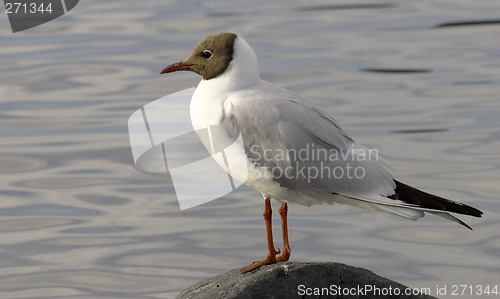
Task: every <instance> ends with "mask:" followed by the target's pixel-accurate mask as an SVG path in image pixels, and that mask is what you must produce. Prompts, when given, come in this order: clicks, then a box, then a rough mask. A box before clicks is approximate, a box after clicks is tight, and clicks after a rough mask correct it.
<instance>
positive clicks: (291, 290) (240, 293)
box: [176, 262, 436, 299]
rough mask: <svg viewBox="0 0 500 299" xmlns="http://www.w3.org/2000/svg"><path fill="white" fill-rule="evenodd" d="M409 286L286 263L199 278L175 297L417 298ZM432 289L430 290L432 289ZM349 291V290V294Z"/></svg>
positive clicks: (355, 271) (334, 268) (324, 266)
mask: <svg viewBox="0 0 500 299" xmlns="http://www.w3.org/2000/svg"><path fill="white" fill-rule="evenodd" d="M405 289H407V287H406V286H404V285H402V284H400V283H397V282H395V281H392V280H389V279H386V278H383V277H380V276H378V275H376V274H374V273H373V272H371V271H369V270H366V269H363V268H356V267H352V266H347V265H344V264H340V263H333V262H330V263H297V262H286V263H277V264H273V265H267V266H263V267H261V268H258V269H256V270H255V271H253V272H250V273H245V274H241V272H240V269H235V270H232V271H229V272H227V273H225V274H222V275H219V276H214V277H211V278H208V279H206V280H204V281H200V282H198V283H196V284H194V285H193V286H191V287H190V288H188V289H187V290H185V291H183V292H182V293H180V294H179V295H178V296H177V297H176V299H188V298H189V299H207V298H210V299H211V298H221V299H222V298H224V299H233V298H234V299H236V298H238V299H240V298H241V299H257V298H259V299H261V298H274V299H282V298H283V299H291V298H308V299H313V298H314V299H316V298H318V299H319V298H363V299H367V298H368V299H369V298H384V299H390V298H414V299H417V298H418V299H424V298H425V299H431V298H434V299H436V298H435V297H432V296H430V295H418V294H417V295H414V294H410V295H405V293H404V291H405ZM429 291H430V289H429ZM346 292H347V293H346Z"/></svg>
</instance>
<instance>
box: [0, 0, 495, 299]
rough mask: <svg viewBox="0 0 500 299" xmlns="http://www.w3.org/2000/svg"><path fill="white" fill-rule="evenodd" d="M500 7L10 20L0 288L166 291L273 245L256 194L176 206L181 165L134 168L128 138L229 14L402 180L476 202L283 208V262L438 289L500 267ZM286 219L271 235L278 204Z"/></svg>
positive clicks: (84, 14)
mask: <svg viewBox="0 0 500 299" xmlns="http://www.w3.org/2000/svg"><path fill="white" fill-rule="evenodd" d="M499 13H500V4H498V2H497V1H487V0H480V1H465V0H463V1H444V0H439V1H418V2H417V1H395V2H383V1H375V2H373V1H372V2H366V3H363V2H357V3H356V4H355V5H354V4H352V3H350V2H349V1H346V2H334V3H330V2H325V1H309V2H307V3H305V2H303V1H292V2H288V4H286V5H284V4H283V2H277V1H257V2H255V1H237V2H234V1H218V2H206V1H205V2H195V1H169V2H165V1H159V0H158V1H141V2H137V1H102V0H101V1H80V3H79V4H78V5H77V6H76V7H75V8H74V9H73V10H72V11H71V12H70V13H69V14H67V15H65V16H63V17H60V18H58V19H57V20H54V21H52V22H50V23H47V24H45V25H42V26H39V27H36V28H33V29H31V30H28V31H24V32H20V33H16V34H12V32H11V30H10V26H9V24H8V23H7V18H6V17H4V18H0V19H1V20H0V35H1V38H0V145H1V147H0V173H1V178H2V182H1V184H0V196H1V201H0V232H1V241H0V297H1V298H172V297H174V296H175V295H176V294H178V293H179V292H180V291H181V290H183V289H185V288H186V287H188V286H190V285H191V284H193V283H195V282H197V281H199V280H201V279H204V278H207V277H210V276H213V275H216V274H220V273H224V272H226V271H229V270H231V269H234V268H237V267H241V266H243V265H245V264H247V263H249V262H251V261H254V260H257V259H260V258H263V257H264V255H265V253H266V247H265V246H266V244H265V233H264V223H263V220H262V216H261V215H262V209H263V201H262V199H261V196H260V194H259V193H258V192H256V191H254V190H251V189H249V188H247V187H240V188H239V189H238V190H237V191H236V192H233V193H231V194H229V195H227V196H225V197H224V198H221V199H217V200H215V201H212V202H210V203H208V204H205V205H202V206H199V207H196V208H192V209H189V210H184V211H180V209H179V206H178V203H177V201H176V198H175V195H174V193H173V192H174V190H173V187H172V183H171V180H170V179H169V178H168V177H167V176H165V175H155V174H148V173H143V172H140V171H138V170H137V169H136V168H135V167H134V164H133V159H132V154H131V150H130V145H129V139H128V132H127V121H128V118H129V116H130V115H131V114H132V113H133V112H134V111H136V110H137V109H139V108H140V107H142V106H143V105H145V104H147V103H149V102H151V101H154V100H156V99H158V98H160V97H162V96H164V95H166V94H169V93H173V92H175V91H179V90H182V89H185V88H189V87H192V86H195V85H196V84H197V82H198V81H199V78H198V77H197V76H196V75H194V74H191V73H176V74H170V75H165V76H160V75H159V71H160V70H161V69H162V68H163V67H165V66H166V65H167V64H170V63H172V62H176V61H179V60H181V59H184V58H185V57H187V55H188V54H189V52H190V50H191V48H192V47H193V46H194V45H195V44H196V42H198V41H199V40H200V39H201V38H202V37H204V36H205V35H207V34H209V33H216V32H220V31H233V32H237V33H239V34H240V35H242V36H243V37H244V38H245V39H246V40H247V41H248V42H249V43H250V44H251V45H252V46H253V48H254V49H255V51H256V53H257V55H258V57H259V62H260V69H261V77H262V78H263V79H265V80H268V81H271V82H272V83H274V84H276V85H279V86H282V87H285V88H289V89H291V90H293V91H296V92H299V93H301V94H303V95H305V96H306V97H308V98H310V99H311V100H313V101H314V102H316V103H318V104H320V105H321V106H322V107H324V108H325V109H326V110H327V111H328V112H329V113H330V114H331V115H332V116H334V117H335V119H336V120H337V121H338V122H339V123H340V124H341V125H342V127H343V128H344V129H345V130H346V131H347V132H348V133H349V134H350V135H351V136H352V137H353V138H354V139H355V140H356V141H357V142H358V143H360V144H363V145H365V146H367V147H370V148H376V149H378V151H379V154H380V155H381V156H382V157H383V158H385V159H386V160H387V161H389V162H390V163H391V165H392V166H393V167H394V168H395V169H397V170H398V171H399V172H400V174H397V177H398V178H399V179H400V180H403V181H404V182H406V183H408V184H411V185H414V186H417V187H419V188H422V189H424V190H426V191H429V192H433V193H436V194H439V195H441V196H444V197H448V198H452V199H454V200H457V201H461V202H465V203H467V204H470V205H473V206H475V207H477V208H479V209H481V210H483V211H484V212H485V215H484V217H483V218H481V219H475V218H474V219H473V218H469V217H461V219H463V220H464V221H466V222H467V223H468V224H470V225H471V226H472V227H473V228H474V231H468V230H467V229H464V228H463V227H460V226H459V225H457V224H455V223H452V222H449V221H446V220H444V219H441V218H438V217H434V216H432V215H429V216H427V217H425V218H423V219H420V220H419V221H418V222H413V221H408V220H405V219H400V218H398V217H394V216H390V215H385V214H378V213H373V212H368V211H364V210H361V209H358V208H354V207H349V206H342V205H334V206H315V207H311V208H307V207H302V206H297V205H291V206H290V211H289V217H290V219H289V228H290V243H291V246H292V250H293V254H292V260H294V261H337V262H342V263H346V264H350V265H354V266H358V267H364V268H368V269H370V270H372V271H374V272H375V273H377V274H378V275H381V276H385V277H388V278H391V279H395V280H398V281H399V282H401V283H404V284H406V285H409V286H411V287H418V288H420V287H426V288H431V290H432V291H433V293H432V295H436V293H435V288H436V285H439V286H445V285H446V286H447V288H448V294H447V296H439V297H440V298H456V296H451V294H450V289H451V288H452V285H458V284H466V285H473V286H474V287H475V286H477V285H481V286H487V285H490V286H492V285H494V284H499V281H500V280H499V278H500V270H499V269H500V250H499V248H500V233H499V229H498V223H499V220H500V206H499V196H498V194H500V187H499V186H500V185H499V184H498V178H499V177H500V158H499V153H500V141H499V140H500V101H499V96H500V71H499V68H500V40H499V39H498V36H500V25H499V22H498V20H499V18H498V15H499ZM165 113H166V115H168V114H169V113H175V111H166V112H165ZM275 207H276V208H277V205H275ZM275 228H276V232H275V234H276V235H277V236H278V237H277V244H278V245H277V246H278V247H279V246H281V242H280V241H279V220H278V217H276V215H275ZM464 297H471V296H464ZM472 297H473V296H472Z"/></svg>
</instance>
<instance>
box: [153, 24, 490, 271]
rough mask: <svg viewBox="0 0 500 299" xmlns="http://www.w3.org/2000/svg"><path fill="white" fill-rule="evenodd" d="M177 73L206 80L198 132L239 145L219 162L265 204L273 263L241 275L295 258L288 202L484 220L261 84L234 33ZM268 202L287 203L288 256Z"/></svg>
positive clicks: (318, 113)
mask: <svg viewBox="0 0 500 299" xmlns="http://www.w3.org/2000/svg"><path fill="white" fill-rule="evenodd" d="M175 71H192V72H195V73H197V74H199V75H201V76H202V77H203V79H202V80H201V82H200V83H199V84H198V86H197V88H196V90H195V93H194V95H193V98H192V100H191V107H190V113H191V122H192V124H193V127H194V129H195V130H199V129H203V128H207V127H209V126H214V127H218V128H222V135H225V136H226V137H227V139H228V140H231V141H235V142H234V144H233V146H231V147H230V148H228V149H226V150H224V152H225V155H218V156H217V157H215V155H214V156H213V157H214V158H215V159H216V161H217V162H218V163H219V164H220V165H221V166H222V167H223V168H224V169H227V171H228V172H229V169H230V174H231V175H232V176H233V177H235V178H236V179H239V180H241V181H242V182H244V183H245V184H246V185H248V186H250V187H252V188H255V189H256V190H258V191H260V192H261V193H262V196H263V197H264V199H265V208H264V219H265V222H266V230H267V242H268V253H267V257H266V258H265V259H263V260H261V261H258V262H255V263H252V264H250V265H248V266H246V267H244V268H243V269H242V272H248V271H252V270H254V269H256V268H258V267H260V266H262V265H266V264H272V263H275V262H279V261H287V260H288V259H289V257H290V246H289V243H288V228H287V210H288V207H287V202H294V203H298V204H301V205H306V206H310V205H313V204H322V203H328V204H333V203H342V204H349V205H353V206H358V207H361V208H364V209H368V210H374V211H381V212H385V213H389V214H394V215H397V216H401V217H404V218H407V219H412V220H417V219H418V218H421V217H424V215H425V213H424V212H428V213H432V214H435V215H437V216H441V217H444V218H447V219H449V220H452V221H455V222H457V223H460V224H462V225H464V226H465V227H467V228H469V229H470V227H469V226H468V225H467V224H465V223H464V222H462V221H461V220H459V219H457V218H456V217H454V216H453V215H451V214H450V212H451V213H457V214H464V215H469V216H474V217H481V215H482V212H481V211H480V210H478V209H476V208H473V207H471V206H468V205H465V204H463V203H460V202H456V201H451V200H448V199H445V198H442V197H439V196H436V195H432V194H429V193H426V192H423V191H420V190H418V189H416V188H413V187H411V186H408V185H405V184H403V183H401V182H399V181H397V180H395V179H394V178H393V177H392V176H391V175H390V174H389V173H388V172H387V171H386V169H385V168H384V167H383V166H382V165H381V164H384V163H383V161H382V160H380V159H379V158H378V152H376V151H373V150H368V149H366V148H364V147H362V146H360V145H357V144H356V143H355V142H354V141H353V140H352V138H350V137H349V136H348V135H347V133H346V132H345V131H344V130H343V129H342V128H341V127H340V126H339V124H338V123H337V122H336V121H335V120H334V119H333V118H332V117H330V116H329V115H328V114H327V113H326V112H325V111H324V110H323V109H321V108H320V107H319V106H317V105H315V104H314V103H312V102H310V101H309V100H307V99H306V98H304V97H302V96H300V95H298V94H296V93H293V92H291V91H288V90H285V89H282V88H279V87H276V86H274V85H272V84H270V83H268V82H266V81H263V80H261V79H260V77H259V69H258V62H257V56H256V55H255V52H254V51H253V49H252V48H251V47H250V46H249V45H248V44H247V43H246V42H245V40H244V39H243V38H242V37H240V36H238V35H236V34H234V33H227V32H224V33H219V34H214V35H209V36H207V37H205V38H204V39H202V40H201V41H200V42H199V43H198V44H197V45H196V46H195V47H194V49H193V51H192V52H191V54H190V55H189V56H188V58H186V59H185V60H183V61H180V62H177V63H174V64H171V65H169V66H167V67H165V68H164V69H163V70H162V71H161V74H165V73H171V72H175ZM237 137H241V138H237ZM209 147H210V146H207V149H208V150H209V151H210V149H209ZM212 152H213V145H212ZM242 158H243V159H242ZM270 198H273V199H274V200H276V201H277V202H280V203H281V206H280V208H279V213H280V216H281V224H282V234H283V243H284V244H283V250H282V251H280V250H279V249H278V250H276V249H275V248H274V244H273V236H272V230H271V213H272V212H271V203H270Z"/></svg>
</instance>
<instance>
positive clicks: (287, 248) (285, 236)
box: [276, 202, 291, 262]
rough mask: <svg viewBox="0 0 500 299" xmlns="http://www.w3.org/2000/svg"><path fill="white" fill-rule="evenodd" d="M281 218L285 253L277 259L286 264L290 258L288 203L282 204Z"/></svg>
mask: <svg viewBox="0 0 500 299" xmlns="http://www.w3.org/2000/svg"><path fill="white" fill-rule="evenodd" d="M279 212H280V217H281V233H282V235H283V253H281V254H280V255H278V256H277V257H276V261H277V262H286V261H288V259H289V258H290V252H291V250H290V244H289V243H288V221H287V213H288V205H287V203H286V202H284V203H282V204H281V207H280V209H279Z"/></svg>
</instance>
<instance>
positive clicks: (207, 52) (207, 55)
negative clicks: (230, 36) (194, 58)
mask: <svg viewBox="0 0 500 299" xmlns="http://www.w3.org/2000/svg"><path fill="white" fill-rule="evenodd" d="M212 55H213V53H212V51H210V50H203V52H201V56H203V58H205V59H210V58H212Z"/></svg>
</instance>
